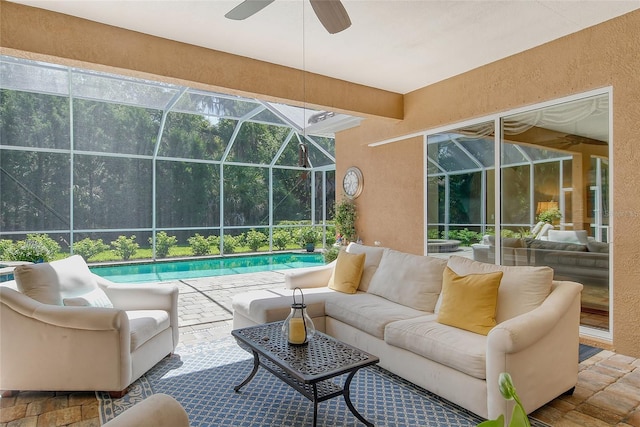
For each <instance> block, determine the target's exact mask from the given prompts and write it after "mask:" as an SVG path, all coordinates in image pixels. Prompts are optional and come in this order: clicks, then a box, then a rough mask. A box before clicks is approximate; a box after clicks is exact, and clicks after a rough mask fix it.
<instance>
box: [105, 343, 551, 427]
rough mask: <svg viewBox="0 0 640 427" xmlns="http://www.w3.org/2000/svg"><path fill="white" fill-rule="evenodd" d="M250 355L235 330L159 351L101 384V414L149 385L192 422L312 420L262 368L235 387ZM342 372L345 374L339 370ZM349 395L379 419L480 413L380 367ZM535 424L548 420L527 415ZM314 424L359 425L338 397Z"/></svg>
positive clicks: (470, 418) (366, 372) (453, 420)
mask: <svg viewBox="0 0 640 427" xmlns="http://www.w3.org/2000/svg"><path fill="white" fill-rule="evenodd" d="M252 366H253V362H252V356H251V355H250V354H249V353H247V352H246V351H244V350H242V349H241V348H240V347H238V345H237V344H236V342H235V340H233V339H232V338H225V339H222V340H220V341H217V342H214V343H208V344H202V345H198V346H195V347H193V348H191V349H187V350H184V351H181V352H180V354H174V355H173V356H171V357H168V358H166V359H163V360H162V361H161V362H160V363H158V364H157V365H156V366H155V367H154V368H153V369H151V370H150V371H149V372H147V374H145V375H144V376H143V377H142V378H140V379H139V380H137V381H136V382H134V383H133V385H132V387H131V389H130V391H129V393H128V394H127V395H126V396H125V397H123V398H122V399H111V398H110V397H109V395H108V394H107V393H102V392H98V393H96V394H97V397H98V400H99V402H100V420H101V422H102V423H105V422H106V421H108V420H110V419H112V418H113V417H115V416H117V415H118V414H120V413H122V412H123V411H124V410H126V409H128V408H129V407H131V406H133V405H134V404H136V403H138V402H140V401H142V400H143V399H145V398H146V397H148V396H150V395H151V394H153V393H160V392H161V393H166V394H169V395H171V396H173V397H174V398H176V399H177V400H178V401H179V402H180V403H181V404H182V406H184V408H185V410H186V411H187V413H188V414H189V420H190V422H191V426H192V427H205V426H206V427H214V426H220V427H222V426H225V427H226V426H234V427H263V426H273V427H275V426H278V427H281V426H292V427H293V426H302V425H311V423H312V421H313V404H312V402H311V401H309V400H307V399H306V398H305V397H303V396H302V395H300V394H299V393H298V392H296V391H295V390H293V389H292V388H291V387H289V386H288V385H286V384H285V383H283V382H282V381H280V380H278V379H276V378H275V377H274V376H273V375H272V374H271V373H269V372H267V371H266V370H264V369H262V368H260V370H259V371H258V373H257V374H256V376H255V377H254V378H253V380H252V381H251V382H250V383H249V384H247V385H246V386H244V388H243V389H242V390H241V391H240V392H239V393H236V392H234V391H233V387H234V386H235V385H237V384H239V383H240V382H241V381H242V380H243V379H244V378H245V377H246V376H247V375H248V374H249V372H251V369H252ZM340 379H342V378H340ZM351 399H352V401H353V403H354V406H355V407H356V408H357V409H358V411H359V412H360V413H361V414H362V415H363V416H364V417H365V418H366V419H368V420H369V421H371V422H373V423H374V424H375V425H376V426H407V427H410V426H416V427H417V426H420V427H425V426H464V427H471V426H475V425H476V424H478V423H479V422H481V421H483V419H482V418H480V417H478V416H477V415H475V414H473V413H471V412H469V411H467V410H465V409H463V408H460V407H459V406H457V405H454V404H452V403H451V402H449V401H447V400H444V399H442V398H441V397H439V396H436V395H434V394H432V393H430V392H428V391H426V390H423V389H421V388H420V387H417V386H415V385H413V384H411V383H409V382H407V381H405V380H403V379H401V378H399V377H397V376H395V375H393V374H391V373H389V372H387V371H385V370H384V369H381V368H378V367H369V368H365V369H362V370H360V371H358V373H357V374H356V375H355V377H354V379H353V381H352V383H351ZM531 421H532V426H537V427H543V426H546V424H544V423H541V422H539V421H537V420H533V419H532V420H531ZM318 426H332V427H336V426H345V427H346V426H349V427H351V426H353V427H355V426H358V427H359V426H362V423H360V422H359V421H358V420H357V419H356V418H355V417H354V416H353V415H352V414H351V412H350V411H349V409H348V408H347V406H346V404H345V402H344V399H343V398H342V397H337V398H334V399H330V400H328V401H325V402H322V403H320V404H319V406H318Z"/></svg>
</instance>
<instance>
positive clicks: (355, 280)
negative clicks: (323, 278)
mask: <svg viewBox="0 0 640 427" xmlns="http://www.w3.org/2000/svg"><path fill="white" fill-rule="evenodd" d="M365 257H366V254H364V253H362V254H351V253H349V252H346V251H340V253H339V254H338V258H337V259H336V266H335V268H334V269H333V273H331V278H330V279H329V289H333V290H334V291H339V292H344V293H346V294H355V293H356V291H357V290H358V286H359V285H360V278H361V277H362V271H363V270H364V261H365Z"/></svg>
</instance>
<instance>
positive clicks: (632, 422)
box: [0, 270, 640, 427]
mask: <svg viewBox="0 0 640 427" xmlns="http://www.w3.org/2000/svg"><path fill="white" fill-rule="evenodd" d="M289 271H290V270H289ZM284 274H285V272H284V271H267V272H262V273H249V274H238V275H231V276H218V277H209V278H200V279H184V280H178V281H171V282H164V283H160V284H159V286H167V285H168V284H176V285H177V286H178V287H179V288H180V296H179V307H178V310H179V317H180V325H181V326H180V344H179V345H178V348H177V349H176V353H180V351H181V350H182V349H185V348H188V347H190V346H193V345H197V344H199V343H203V342H211V341H213V340H216V339H219V338H221V337H228V336H229V335H230V333H231V329H232V319H233V313H232V308H231V301H232V298H233V296H234V295H236V294H238V293H242V292H246V291H250V290H258V289H282V288H284ZM579 369H580V374H579V376H578V384H577V386H576V391H575V392H574V394H573V395H572V396H562V397H559V398H557V399H555V400H554V401H552V402H550V403H548V404H547V405H545V406H543V407H542V408H540V409H538V410H537V411H535V412H534V413H533V414H532V415H533V416H534V417H536V418H537V419H539V420H542V421H544V422H546V423H548V424H550V425H552V426H564V427H577V426H593V427H602V426H620V427H640V359H635V358H632V357H628V356H624V355H621V354H616V353H614V352H612V351H607V350H605V351H602V352H600V353H598V354H597V355H595V356H593V357H591V358H590V359H588V360H586V361H585V362H583V363H581V364H580V367H579ZM97 405H98V404H97V400H96V398H95V394H94V393H93V392H79V393H69V392H56V393H54V392H28V391H26V392H20V393H19V394H18V395H17V396H13V397H10V398H0V427H5V426H6V427H18V426H33V427H36V426H71V427H98V426H99V425H100V422H99V419H98V406H97Z"/></svg>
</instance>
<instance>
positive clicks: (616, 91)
mask: <svg viewBox="0 0 640 427" xmlns="http://www.w3.org/2000/svg"><path fill="white" fill-rule="evenodd" d="M607 86H612V87H613V135H612V144H613V158H612V159H611V160H612V161H611V164H612V171H613V182H612V184H613V185H612V188H613V190H614V191H613V198H614V201H613V206H612V209H611V216H612V218H611V222H612V224H613V226H612V229H611V232H612V236H613V239H612V241H613V245H612V256H613V264H612V274H613V283H614V285H613V291H614V293H613V295H614V297H613V303H612V310H613V311H612V312H613V336H614V340H613V346H614V348H615V349H616V350H617V351H619V352H621V353H623V354H628V355H632V356H635V357H639V356H640V332H638V325H640V310H638V307H639V306H640V261H639V260H640V244H639V243H638V242H639V240H640V237H639V236H640V192H639V191H638V189H637V184H636V183H637V182H639V181H640V168H639V167H638V165H639V164H640V146H639V145H640V137H639V135H640V12H638V11H637V12H634V13H630V14H627V15H625V16H622V17H620V18H617V19H614V20H612V21H608V22H605V23H603V24H601V25H598V26H596V27H592V28H589V29H586V30H584V31H581V32H579V33H575V34H572V35H570V36H567V37H564V38H562V39H559V40H556V41H553V42H551V43H548V44H546V45H543V46H540V47H538V48H535V49H532V50H529V51H526V52H523V53H520V54H518V55H514V56H512V57H509V58H506V59H504V60H501V61H498V62H495V63H492V64H489V65H487V66H484V67H481V68H478V69H476V70H473V71H470V72H468V73H465V74H462V75H459V76H456V77H454V78H451V79H448V80H446V81H443V82H440V83H437V84H434V85H431V86H428V87H425V88H422V89H420V90H417V91H415V92H412V93H410V94H407V95H405V120H404V121H402V122H398V123H395V124H390V123H384V122H380V121H373V120H366V121H365V122H363V124H362V125H361V126H360V127H359V128H356V129H353V130H350V131H347V132H343V133H341V134H340V135H338V138H337V158H338V171H337V176H338V177H341V176H342V173H343V172H344V170H345V169H346V168H347V167H348V166H351V165H357V166H360V167H361V168H362V169H363V172H364V175H365V183H366V184H365V185H366V186H367V188H366V189H365V191H364V192H363V194H362V195H361V196H360V197H359V199H358V208H359V210H360V212H362V213H361V220H360V221H359V222H358V229H359V231H360V233H361V234H362V235H363V236H364V237H365V242H366V243H371V240H372V239H370V238H369V236H371V237H372V238H375V239H378V240H381V241H382V242H383V244H384V245H385V246H392V247H395V248H397V249H401V250H406V251H410V252H420V251H421V247H422V239H423V238H424V232H423V230H424V227H422V225H423V220H422V218H423V215H424V214H423V200H422V196H421V193H420V191H422V185H415V186H412V187H410V188H407V185H413V184H410V183H420V182H421V181H422V179H423V173H422V164H421V159H422V156H423V152H422V146H421V144H419V143H415V140H416V138H414V139H413V140H411V141H407V142H405V141H402V142H395V143H391V144H389V145H383V146H379V147H366V144H368V143H371V142H375V141H381V140H385V139H388V138H392V137H397V136H400V135H402V134H410V133H414V132H416V131H421V130H425V129H430V128H436V127H439V126H443V125H445V124H450V123H456V122H460V121H464V120H469V119H472V118H474V117H480V116H485V115H488V114H492V113H498V112H505V111H508V110H510V109H513V108H517V107H522V106H526V105H530V104H535V103H538V102H542V101H549V100H553V99H556V98H560V97H564V96H568V95H573V94H577V93H581V92H585V91H588V90H592V89H597V88H602V87H607ZM353 145H360V146H361V147H358V148H355V147H353ZM362 146H364V147H366V148H362ZM391 162H393V163H392V164H391V166H385V165H387V164H389V163H391ZM376 174H380V176H376ZM370 183H372V184H373V183H375V185H369V184H370ZM382 200H385V201H386V202H382ZM374 215H375V220H374V219H372V216H374ZM419 227H422V228H419ZM390 233H392V234H390ZM379 235H381V236H383V237H381V238H378V236H379ZM387 236H388V237H387ZM387 243H388V244H387Z"/></svg>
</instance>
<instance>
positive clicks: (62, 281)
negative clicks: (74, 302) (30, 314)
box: [13, 255, 98, 305]
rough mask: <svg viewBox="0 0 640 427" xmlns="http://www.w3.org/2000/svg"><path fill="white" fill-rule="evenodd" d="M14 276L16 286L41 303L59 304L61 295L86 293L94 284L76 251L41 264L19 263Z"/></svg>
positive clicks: (95, 286)
mask: <svg viewBox="0 0 640 427" xmlns="http://www.w3.org/2000/svg"><path fill="white" fill-rule="evenodd" d="M13 274H14V277H15V279H16V284H17V285H18V290H19V291H20V292H22V293H23V294H25V295H27V296H29V297H31V298H33V299H34V300H36V301H39V302H41V303H43V304H54V305H62V299H63V298H66V297H75V296H78V295H83V294H86V293H88V292H90V291H92V290H94V289H96V288H97V287H98V284H97V283H96V281H95V279H94V277H93V275H92V274H91V271H90V270H89V267H88V266H87V264H86V263H85V262H84V259H83V258H82V257H81V256H80V255H73V256H70V257H69V258H65V259H61V260H58V261H52V262H49V263H42V264H26V265H19V266H17V267H16V268H15V270H14V272H13Z"/></svg>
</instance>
